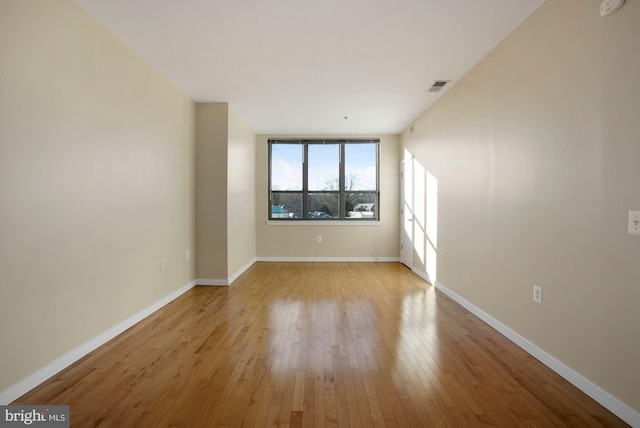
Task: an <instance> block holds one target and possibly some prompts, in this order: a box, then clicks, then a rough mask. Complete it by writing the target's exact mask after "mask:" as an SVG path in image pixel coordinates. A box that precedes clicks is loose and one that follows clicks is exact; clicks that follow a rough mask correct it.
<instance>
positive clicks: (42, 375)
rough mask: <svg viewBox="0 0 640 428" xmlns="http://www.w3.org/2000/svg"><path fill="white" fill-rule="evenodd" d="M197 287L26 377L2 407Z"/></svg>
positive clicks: (1, 396)
mask: <svg viewBox="0 0 640 428" xmlns="http://www.w3.org/2000/svg"><path fill="white" fill-rule="evenodd" d="M195 285H196V281H191V282H190V283H188V284H186V285H184V286H183V287H180V288H179V289H177V290H176V291H174V292H173V293H171V294H169V295H167V296H165V297H163V298H162V299H160V300H158V301H157V302H155V303H153V304H152V305H150V306H147V307H146V308H144V309H143V310H141V311H140V312H138V313H137V314H135V315H132V316H131V317H129V318H127V319H126V320H124V321H122V322H120V323H118V324H116V325H115V326H113V327H111V328H110V329H108V330H107V331H104V332H102V333H101V334H99V335H98V336H96V337H94V338H93V339H91V340H89V341H87V342H85V343H83V344H82V345H80V346H78V347H77V348H75V349H73V350H71V351H69V352H67V353H66V354H64V355H63V356H61V357H59V358H57V359H56V360H54V361H52V362H51V363H49V364H47V365H46V366H44V367H42V368H41V369H39V370H37V371H36V372H34V373H32V374H30V375H29V376H27V377H25V378H24V379H22V380H21V381H19V382H18V383H16V384H15V385H13V386H10V387H9V388H7V389H5V390H4V391H2V392H0V405H6V404H9V403H11V402H12V401H14V400H15V399H17V398H19V397H21V396H22V395H24V394H26V393H27V392H29V391H31V390H32V389H33V388H35V387H36V386H38V385H40V384H41V383H42V382H44V381H45V380H47V379H49V378H51V377H52V376H54V375H55V374H56V373H58V372H60V371H62V370H63V369H65V368H67V367H68V366H70V365H71V364H73V363H75V362H76V361H78V360H79V359H80V358H82V357H84V356H85V355H87V354H88V353H89V352H91V351H93V350H95V349H97V348H99V347H100V346H102V345H104V344H105V343H107V342H108V341H110V340H111V339H113V338H114V337H116V336H117V335H119V334H120V333H122V332H123V331H125V330H126V329H128V328H130V327H131V326H133V325H135V324H137V323H138V322H140V321H142V320H143V319H145V318H146V317H148V316H149V315H151V314H152V313H154V312H155V311H157V310H158V309H160V308H162V307H163V306H165V305H166V304H168V303H169V302H171V301H172V300H174V299H176V298H177V297H179V296H180V295H182V294H184V293H186V292H187V291H189V290H190V289H191V288H193V287H194V286H195Z"/></svg>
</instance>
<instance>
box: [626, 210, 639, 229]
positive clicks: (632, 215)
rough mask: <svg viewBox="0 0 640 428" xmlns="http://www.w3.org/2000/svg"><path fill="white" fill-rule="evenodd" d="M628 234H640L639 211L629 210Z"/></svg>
mask: <svg viewBox="0 0 640 428" xmlns="http://www.w3.org/2000/svg"><path fill="white" fill-rule="evenodd" d="M629 235H640V211H629Z"/></svg>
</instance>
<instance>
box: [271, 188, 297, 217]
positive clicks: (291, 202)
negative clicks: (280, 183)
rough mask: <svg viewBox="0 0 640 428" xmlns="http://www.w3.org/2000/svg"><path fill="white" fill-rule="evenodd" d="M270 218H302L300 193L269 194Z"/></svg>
mask: <svg viewBox="0 0 640 428" xmlns="http://www.w3.org/2000/svg"><path fill="white" fill-rule="evenodd" d="M271 218H302V193H290V192H273V193H271Z"/></svg>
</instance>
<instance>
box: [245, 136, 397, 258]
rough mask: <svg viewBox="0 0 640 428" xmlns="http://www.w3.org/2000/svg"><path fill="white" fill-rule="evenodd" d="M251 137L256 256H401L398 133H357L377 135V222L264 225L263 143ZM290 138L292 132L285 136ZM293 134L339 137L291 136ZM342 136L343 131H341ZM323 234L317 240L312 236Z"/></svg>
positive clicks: (265, 167) (262, 139)
mask: <svg viewBox="0 0 640 428" xmlns="http://www.w3.org/2000/svg"><path fill="white" fill-rule="evenodd" d="M276 137H286V136H282V135H258V136H257V137H256V173H257V176H256V237H257V241H256V252H257V256H258V258H267V259H268V258H317V259H321V258H331V257H341V258H369V259H371V258H376V257H380V258H391V259H397V258H398V257H399V256H400V238H399V230H400V220H399V216H400V214H399V206H400V196H399V194H400V184H399V183H400V181H399V176H400V140H399V136H397V135H366V136H362V135H358V136H349V137H354V138H356V137H366V138H380V224H378V225H344V226H343V225H326V224H318V225H316V224H304V225H300V224H297V225H268V224H267V219H268V215H269V211H268V210H269V209H270V208H269V196H268V156H269V155H268V144H267V140H268V139H269V138H276ZM289 137H294V136H289ZM295 137H296V138H298V137H301V138H309V137H314V138H315V137H319V138H331V137H334V138H338V137H339V136H318V135H313V136H310V135H295ZM340 137H342V138H344V136H340ZM317 235H322V242H321V243H318V242H316V236H317Z"/></svg>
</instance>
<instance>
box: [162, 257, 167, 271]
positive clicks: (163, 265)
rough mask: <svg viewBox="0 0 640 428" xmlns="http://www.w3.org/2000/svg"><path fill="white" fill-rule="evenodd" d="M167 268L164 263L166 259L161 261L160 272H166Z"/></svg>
mask: <svg viewBox="0 0 640 428" xmlns="http://www.w3.org/2000/svg"><path fill="white" fill-rule="evenodd" d="M166 268H167V264H166V263H165V262H164V259H160V270H165V269H166Z"/></svg>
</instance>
